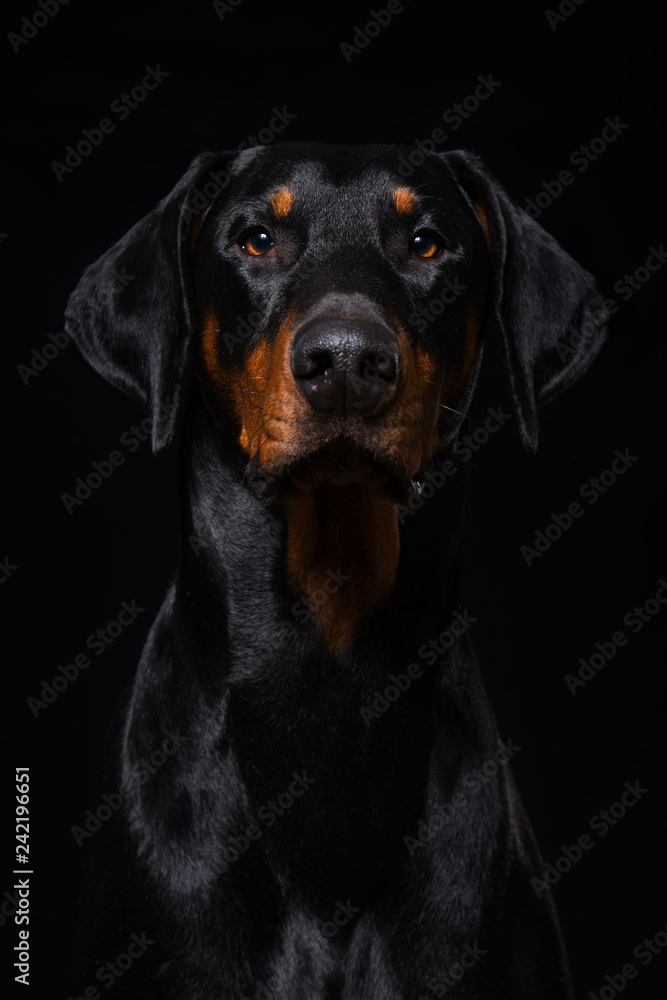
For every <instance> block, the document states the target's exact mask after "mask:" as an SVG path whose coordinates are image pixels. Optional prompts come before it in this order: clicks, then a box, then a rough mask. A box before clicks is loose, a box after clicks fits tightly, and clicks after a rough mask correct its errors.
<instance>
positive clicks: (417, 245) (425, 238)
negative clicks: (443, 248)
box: [410, 231, 440, 257]
mask: <svg viewBox="0 0 667 1000" xmlns="http://www.w3.org/2000/svg"><path fill="white" fill-rule="evenodd" d="M439 249H440V244H439V243H438V241H437V239H436V238H435V236H433V234H432V233H427V232H426V231H422V232H419V233H415V235H414V236H413V237H412V242H411V243H410V250H411V252H412V253H413V254H415V256H417V257H435V255H436V254H437V252H438V250H439Z"/></svg>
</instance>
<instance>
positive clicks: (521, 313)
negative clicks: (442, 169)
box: [442, 150, 607, 453]
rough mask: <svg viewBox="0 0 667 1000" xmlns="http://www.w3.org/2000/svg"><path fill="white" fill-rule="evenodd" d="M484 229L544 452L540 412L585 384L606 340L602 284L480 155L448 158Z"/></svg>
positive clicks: (510, 348) (518, 402) (533, 439)
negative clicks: (523, 206)
mask: <svg viewBox="0 0 667 1000" xmlns="http://www.w3.org/2000/svg"><path fill="white" fill-rule="evenodd" d="M442 159H443V160H444V161H445V162H446V163H447V166H448V167H449V169H450V171H451V172H452V173H453V175H454V179H455V180H456V182H457V184H458V186H459V188H460V189H462V191H463V192H464V193H465V194H466V195H467V196H468V199H469V201H470V202H471V205H472V208H473V211H474V212H475V213H476V214H477V216H478V218H479V219H480V222H481V224H482V227H483V229H484V232H485V235H486V239H487V243H488V245H489V252H490V255H491V261H492V273H493V286H494V287H493V289H492V308H493V313H494V318H495V319H496V321H497V323H498V327H499V330H500V336H501V342H502V348H503V355H504V360H505V367H506V369H507V373H508V375H509V379H510V384H511V388H512V396H513V398H514V404H515V407H516V413H517V417H518V421H519V429H520V432H521V437H522V440H523V443H524V445H525V447H526V448H527V449H528V450H529V451H530V452H533V453H534V452H535V451H536V450H537V440H538V423H537V407H538V406H540V405H541V404H542V403H546V402H548V400H550V399H552V398H553V397H554V396H555V395H556V394H557V393H559V392H560V391H561V390H562V389H565V388H566V387H567V386H568V385H570V384H571V383H572V382H574V381H575V379H577V378H579V376H580V375H582V374H583V373H584V372H585V370H586V369H587V368H588V366H589V365H590V363H591V362H592V360H593V358H594V357H595V355H596V354H597V353H598V351H599V350H600V348H601V347H602V344H603V343H604V340H605V337H606V332H607V331H606V320H607V314H606V311H605V308H604V305H603V300H602V297H601V295H599V293H598V292H597V291H596V288H595V279H594V278H593V277H592V275H590V274H589V273H588V272H587V271H585V270H584V269H583V268H582V267H580V266H579V264H577V262H576V261H574V260H573V259H572V258H571V257H570V256H569V255H568V254H567V253H565V251H564V250H562V249H561V247H560V246H559V245H558V243H557V242H556V241H555V239H553V237H552V236H550V235H549V233H547V232H546V231H545V230H544V229H542V227H541V226H539V225H538V224H537V223H536V222H535V221H534V220H533V219H531V218H530V216H528V215H527V214H526V212H524V211H523V209H521V208H519V207H518V206H517V205H515V204H514V203H513V202H512V201H511V200H510V199H509V197H508V196H507V194H506V193H505V191H504V190H503V188H502V187H501V186H500V184H498V182H497V181H496V180H495V179H494V178H493V177H491V176H490V174H489V173H488V171H487V170H486V168H485V167H484V166H483V165H482V163H481V162H480V160H479V159H477V157H475V156H472V155H471V154H469V153H466V152H464V151H462V150H455V151H454V152H450V153H444V154H442Z"/></svg>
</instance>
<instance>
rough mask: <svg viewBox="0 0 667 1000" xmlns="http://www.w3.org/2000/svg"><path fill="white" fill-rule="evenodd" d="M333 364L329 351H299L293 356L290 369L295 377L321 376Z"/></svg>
mask: <svg viewBox="0 0 667 1000" xmlns="http://www.w3.org/2000/svg"><path fill="white" fill-rule="evenodd" d="M334 365H335V363H334V359H333V357H332V355H331V354H330V352H329V351H311V352H308V351H301V352H299V353H297V355H296V356H295V357H294V360H293V364H292V371H293V372H294V375H295V376H296V377H297V378H321V377H322V376H323V375H326V373H327V372H328V371H330V370H331V369H332V368H333V367H334Z"/></svg>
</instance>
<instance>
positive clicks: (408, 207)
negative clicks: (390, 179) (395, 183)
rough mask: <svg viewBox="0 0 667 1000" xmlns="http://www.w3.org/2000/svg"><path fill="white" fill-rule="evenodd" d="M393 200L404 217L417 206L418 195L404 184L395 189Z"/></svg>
mask: <svg viewBox="0 0 667 1000" xmlns="http://www.w3.org/2000/svg"><path fill="white" fill-rule="evenodd" d="M392 198H393V199H394V205H395V206H396V208H397V209H398V210H399V212H401V214H403V215H408V214H409V213H410V212H411V211H412V210H413V209H414V207H415V205H416V204H417V195H416V194H415V192H414V191H412V190H411V189H410V188H409V187H405V186H404V185H403V184H401V185H399V187H397V188H394V190H393V192H392Z"/></svg>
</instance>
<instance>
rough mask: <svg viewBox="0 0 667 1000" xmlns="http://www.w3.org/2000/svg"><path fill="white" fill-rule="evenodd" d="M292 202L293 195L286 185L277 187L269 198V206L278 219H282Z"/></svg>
mask: <svg viewBox="0 0 667 1000" xmlns="http://www.w3.org/2000/svg"><path fill="white" fill-rule="evenodd" d="M293 204H294V197H293V195H292V192H291V191H290V190H289V188H286V187H281V188H278V190H277V191H274V192H273V194H272V195H271V197H270V198H269V205H270V206H271V209H272V211H273V214H274V215H275V216H276V218H278V219H284V218H285V216H286V215H287V214H288V212H289V211H290V209H291V208H292V205H293Z"/></svg>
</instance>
